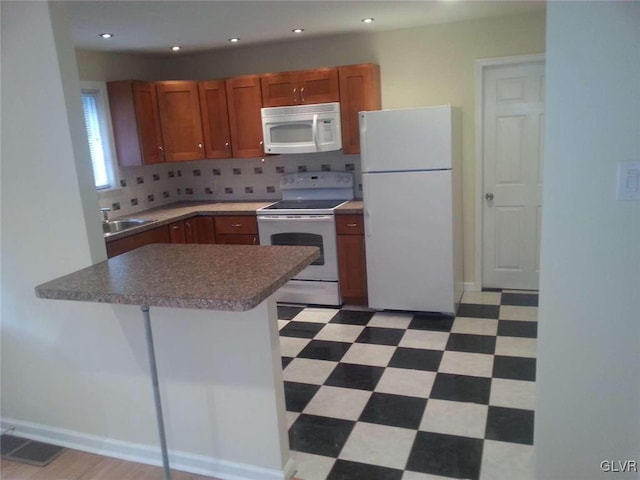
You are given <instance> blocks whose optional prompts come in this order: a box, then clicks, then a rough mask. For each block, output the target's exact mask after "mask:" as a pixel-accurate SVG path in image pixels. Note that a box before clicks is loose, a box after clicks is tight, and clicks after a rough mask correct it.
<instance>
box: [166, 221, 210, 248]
mask: <svg viewBox="0 0 640 480" xmlns="http://www.w3.org/2000/svg"><path fill="white" fill-rule="evenodd" d="M169 237H170V240H171V243H200V244H212V243H216V242H215V233H214V221H213V217H193V218H189V219H186V220H180V221H178V222H173V223H171V224H169Z"/></svg>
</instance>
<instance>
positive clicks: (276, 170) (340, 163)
mask: <svg viewBox="0 0 640 480" xmlns="http://www.w3.org/2000/svg"><path fill="white" fill-rule="evenodd" d="M305 171H309V172H311V171H350V172H353V173H354V174H355V178H354V184H355V187H354V196H355V197H356V198H362V175H361V173H360V156H359V155H344V154H343V153H342V152H324V153H313V154H299V155H273V156H267V157H265V158H264V159H260V158H248V159H245V158H234V159H224V160H198V161H193V162H172V163H164V164H158V165H148V166H144V167H131V168H120V169H119V185H120V188H116V189H113V190H108V191H103V192H98V201H99V205H100V207H101V208H103V207H109V208H111V210H112V212H111V213H110V216H112V217H119V216H122V215H131V214H133V213H136V212H140V211H142V210H148V209H149V208H154V207H161V206H163V205H167V204H169V203H173V202H176V201H180V200H198V201H203V200H210V201H217V202H221V201H238V200H243V201H251V200H256V201H260V200H279V199H280V198H281V196H282V195H281V193H280V177H281V176H282V174H284V173H295V172H305ZM96 214H97V212H96Z"/></svg>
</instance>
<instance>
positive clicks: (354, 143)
mask: <svg viewBox="0 0 640 480" xmlns="http://www.w3.org/2000/svg"><path fill="white" fill-rule="evenodd" d="M338 76H339V78H340V116H341V121H342V150H343V151H344V153H360V124H359V116H358V113H359V112H362V111H366V110H380V108H382V99H381V92H380V66H379V65H376V64H373V63H365V64H362V65H346V66H343V67H338Z"/></svg>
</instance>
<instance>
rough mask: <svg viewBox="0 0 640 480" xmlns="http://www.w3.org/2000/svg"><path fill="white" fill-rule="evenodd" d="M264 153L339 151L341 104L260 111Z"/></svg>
mask: <svg viewBox="0 0 640 480" xmlns="http://www.w3.org/2000/svg"><path fill="white" fill-rule="evenodd" d="M261 112H262V134H263V138H264V151H265V152H266V153H313V152H328V151H331V150H340V149H341V148H342V130H341V127H340V104H339V103H337V102H333V103H316V104H310V105H294V106H290V107H268V108H262V109H261Z"/></svg>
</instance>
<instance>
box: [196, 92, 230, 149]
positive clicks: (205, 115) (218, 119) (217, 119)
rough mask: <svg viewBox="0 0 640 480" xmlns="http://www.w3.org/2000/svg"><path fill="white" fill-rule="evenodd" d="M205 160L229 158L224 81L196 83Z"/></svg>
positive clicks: (227, 118)
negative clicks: (198, 94)
mask: <svg viewBox="0 0 640 480" xmlns="http://www.w3.org/2000/svg"><path fill="white" fill-rule="evenodd" d="M198 91H199V93H200V113H201V115H202V133H203V135H204V152H205V156H206V158H231V156H232V154H231V132H230V131H229V109H228V107H227V89H226V88H225V82H224V80H211V81H206V82H198Z"/></svg>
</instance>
